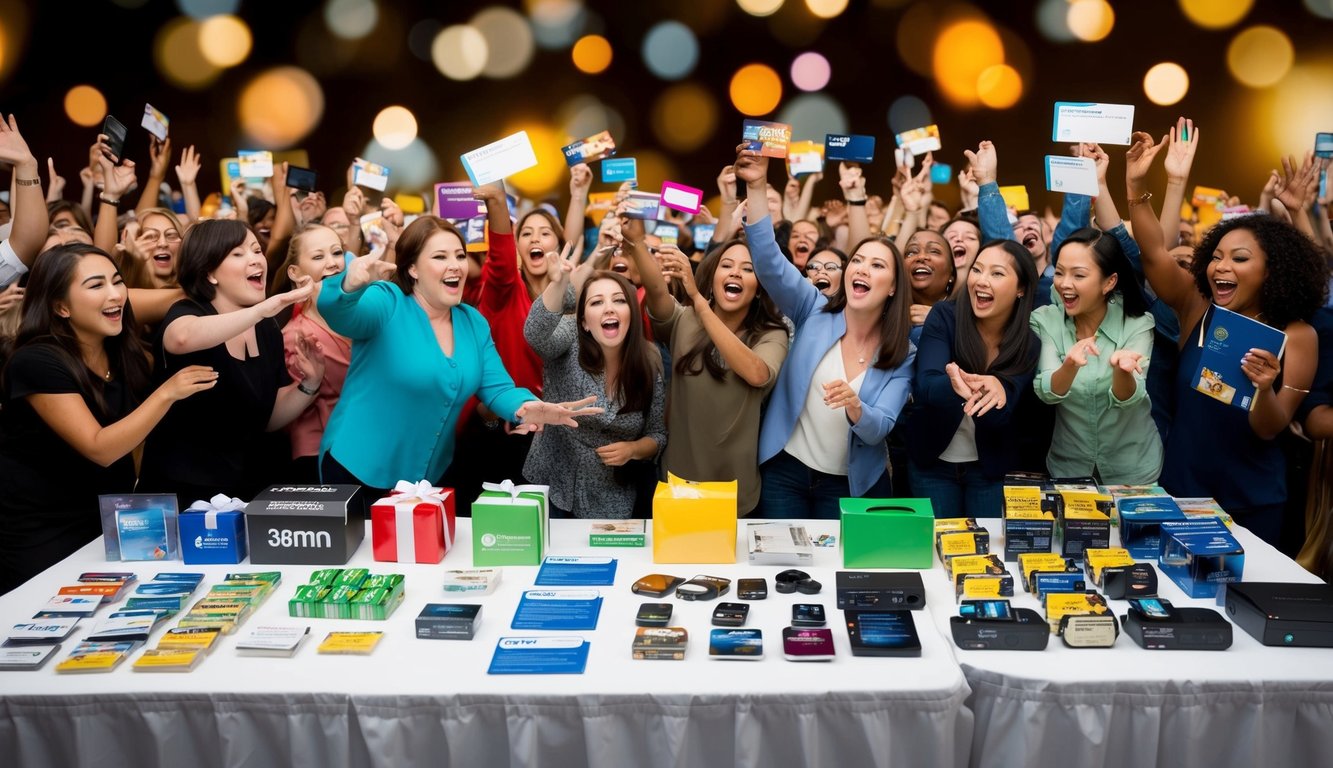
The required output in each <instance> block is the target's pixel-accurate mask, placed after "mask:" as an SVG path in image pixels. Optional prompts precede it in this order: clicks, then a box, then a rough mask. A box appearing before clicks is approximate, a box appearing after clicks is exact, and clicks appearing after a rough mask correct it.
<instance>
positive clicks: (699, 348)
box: [675, 238, 787, 381]
mask: <svg viewBox="0 0 1333 768" xmlns="http://www.w3.org/2000/svg"><path fill="white" fill-rule="evenodd" d="M737 245H739V246H741V247H742V248H745V249H746V253H747V254H748V253H749V246H748V245H746V243H745V240H744V239H743V238H733V239H731V240H728V241H726V242H724V243H720V244H718V245H715V246H713V248H712V249H710V250H709V251H708V255H707V256H704V258H703V260H702V261H700V262H699V266H698V267H695V270H694V282H695V285H696V286H697V287H698V289H699V295H700V296H703V297H704V300H705V301H707V302H708V303H709V304H710V305H711V304H712V303H713V276H714V275H715V274H717V266H718V264H719V263H721V261H722V256H723V254H725V253H726V252H727V251H728V250H729V249H731V248H732V247H733V246H737ZM757 282H758V281H757V280H756V283H757ZM776 330H780V331H784V332H785V331H786V330H787V326H786V324H785V323H783V322H782V313H781V312H779V311H778V308H777V306H776V305H775V304H774V303H773V300H772V299H771V298H769V296H768V292H767V291H765V290H764V286H762V285H759V286H758V288H757V290H756V291H755V294H754V298H753V299H751V300H750V307H749V309H748V310H746V312H745V318H744V319H743V320H741V327H740V329H739V333H737V334H736V336H737V337H738V338H739V339H740V340H741V341H742V342H744V343H745V346H747V347H750V348H751V349H753V348H754V345H755V344H756V343H758V341H759V337H760V336H762V335H763V334H764V333H766V332H767V331H776ZM675 369H676V373H678V374H680V375H682V376H697V375H699V374H700V373H703V372H704V371H705V370H707V371H708V374H709V375H710V376H712V377H713V378H714V379H717V380H718V381H721V380H722V378H723V377H724V376H726V374H727V369H726V368H724V367H723V366H722V359H721V356H720V355H719V354H718V353H717V345H716V344H714V343H713V338H712V337H711V336H709V335H708V334H707V333H706V332H701V333H700V334H699V338H698V339H697V340H696V341H695V342H694V346H692V347H690V349H689V350H688V351H687V352H685V354H683V355H681V356H680V357H679V358H678V359H677V360H676V364H675Z"/></svg>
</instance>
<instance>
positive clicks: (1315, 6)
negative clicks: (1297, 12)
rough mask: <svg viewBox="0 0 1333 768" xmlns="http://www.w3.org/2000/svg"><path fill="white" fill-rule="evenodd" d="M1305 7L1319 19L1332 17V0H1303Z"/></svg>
mask: <svg viewBox="0 0 1333 768" xmlns="http://www.w3.org/2000/svg"><path fill="white" fill-rule="evenodd" d="M1305 9H1306V10H1307V11H1309V12H1310V13H1313V14H1314V15H1316V16H1318V17H1319V18H1321V19H1333V0H1305Z"/></svg>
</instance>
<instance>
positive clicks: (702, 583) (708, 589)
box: [676, 576, 731, 600]
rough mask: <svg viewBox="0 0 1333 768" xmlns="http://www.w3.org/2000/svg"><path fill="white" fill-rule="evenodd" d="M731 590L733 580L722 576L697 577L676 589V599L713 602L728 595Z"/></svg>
mask: <svg viewBox="0 0 1333 768" xmlns="http://www.w3.org/2000/svg"><path fill="white" fill-rule="evenodd" d="M730 590H731V579H724V578H722V577H720V576H695V577H694V578H692V579H690V580H689V581H687V582H685V583H684V584H681V585H680V586H679V587H676V597H679V598H680V599H681V600H712V599H714V598H718V597H721V596H723V595H725V594H727V592H728V591H730Z"/></svg>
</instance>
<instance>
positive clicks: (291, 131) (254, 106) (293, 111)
mask: <svg viewBox="0 0 1333 768" xmlns="http://www.w3.org/2000/svg"><path fill="white" fill-rule="evenodd" d="M237 115H238V117H239V118H240V121H241V129H242V130H244V131H245V132H246V134H248V135H249V136H250V137H251V138H252V139H254V140H255V142H257V144H258V145H259V147H261V148H266V149H280V148H283V147H286V146H291V145H292V144H295V143H296V142H298V141H300V140H301V139H304V138H305V137H306V136H307V135H309V133H310V132H311V131H312V130H314V129H315V126H316V125H318V124H319V120H320V118H321V117H323V115H324V91H323V90H321V89H320V87H319V82H318V81H316V80H315V78H314V76H312V75H311V74H310V73H309V72H307V71H305V70H304V69H301V68H299V67H275V68H273V69H270V70H267V71H265V72H263V73H261V74H260V75H259V76H258V77H256V78H255V79H253V80H251V81H250V82H249V83H248V84H247V85H246V86H245V88H244V89H243V90H242V91H241V97H240V99H239V101H238V103H237Z"/></svg>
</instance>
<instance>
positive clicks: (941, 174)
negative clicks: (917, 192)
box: [930, 163, 953, 184]
mask: <svg viewBox="0 0 1333 768" xmlns="http://www.w3.org/2000/svg"><path fill="white" fill-rule="evenodd" d="M951 181H953V166H951V165H949V164H948V163H935V164H934V165H932V166H930V183H931V184H948V183H949V182H951Z"/></svg>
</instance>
